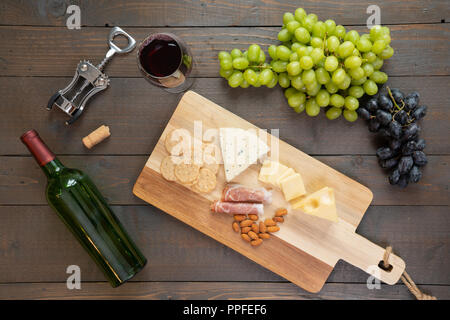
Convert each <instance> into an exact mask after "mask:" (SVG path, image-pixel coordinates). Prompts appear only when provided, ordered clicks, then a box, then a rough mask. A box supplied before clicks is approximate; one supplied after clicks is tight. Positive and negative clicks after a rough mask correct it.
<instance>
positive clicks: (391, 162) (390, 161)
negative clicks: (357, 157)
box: [380, 158, 398, 169]
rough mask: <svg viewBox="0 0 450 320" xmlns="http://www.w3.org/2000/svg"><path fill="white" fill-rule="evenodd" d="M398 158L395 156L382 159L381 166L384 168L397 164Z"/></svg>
mask: <svg viewBox="0 0 450 320" xmlns="http://www.w3.org/2000/svg"><path fill="white" fill-rule="evenodd" d="M397 163H398V160H397V159H395V158H392V159H386V160H380V166H381V167H382V168H384V169H390V168H393V167H395V166H396V165H397Z"/></svg>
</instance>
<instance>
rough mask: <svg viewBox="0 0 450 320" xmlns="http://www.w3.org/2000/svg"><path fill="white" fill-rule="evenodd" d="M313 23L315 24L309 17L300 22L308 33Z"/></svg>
mask: <svg viewBox="0 0 450 320" xmlns="http://www.w3.org/2000/svg"><path fill="white" fill-rule="evenodd" d="M315 23H316V22H315V21H314V20H313V19H312V18H311V17H310V16H309V15H308V16H307V17H306V18H305V19H303V21H302V25H303V28H305V29H306V30H308V32H311V31H312V29H313V27H314V24H315Z"/></svg>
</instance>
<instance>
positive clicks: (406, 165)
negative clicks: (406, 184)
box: [397, 156, 414, 174]
mask: <svg viewBox="0 0 450 320" xmlns="http://www.w3.org/2000/svg"><path fill="white" fill-rule="evenodd" d="M413 165H414V160H413V158H412V157H411V156H403V157H401V158H400V160H399V161H398V166H397V169H398V172H399V173H400V174H406V173H408V172H409V170H411V168H412V166H413Z"/></svg>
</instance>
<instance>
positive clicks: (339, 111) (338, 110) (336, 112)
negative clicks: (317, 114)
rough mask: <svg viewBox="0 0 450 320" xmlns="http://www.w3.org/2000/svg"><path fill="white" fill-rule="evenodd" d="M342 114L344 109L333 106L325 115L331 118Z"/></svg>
mask: <svg viewBox="0 0 450 320" xmlns="http://www.w3.org/2000/svg"><path fill="white" fill-rule="evenodd" d="M341 114H342V109H341V108H336V107H332V108H330V109H328V110H327V112H326V113H325V115H326V116H327V118H328V119H329V120H334V119H337V118H339V117H340V116H341Z"/></svg>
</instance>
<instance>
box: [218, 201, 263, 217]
mask: <svg viewBox="0 0 450 320" xmlns="http://www.w3.org/2000/svg"><path fill="white" fill-rule="evenodd" d="M211 211H212V212H217V213H226V214H230V215H233V214H257V215H258V216H262V215H263V214H264V205H263V204H262V203H247V202H225V201H219V200H216V201H214V202H213V203H212V204H211Z"/></svg>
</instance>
